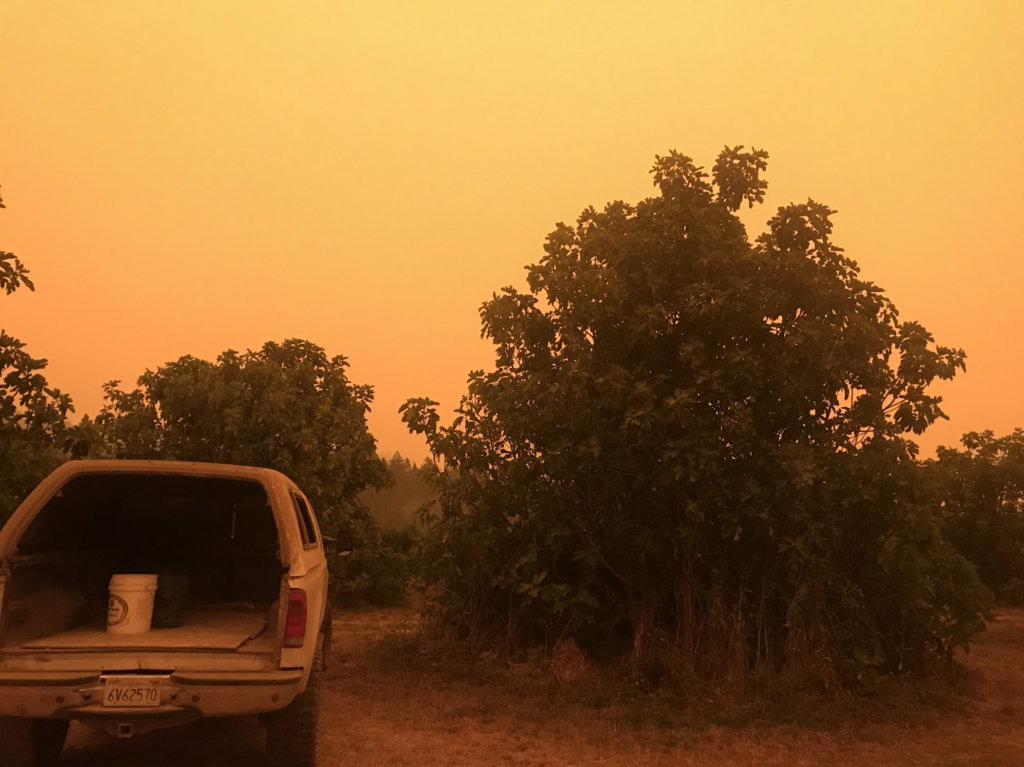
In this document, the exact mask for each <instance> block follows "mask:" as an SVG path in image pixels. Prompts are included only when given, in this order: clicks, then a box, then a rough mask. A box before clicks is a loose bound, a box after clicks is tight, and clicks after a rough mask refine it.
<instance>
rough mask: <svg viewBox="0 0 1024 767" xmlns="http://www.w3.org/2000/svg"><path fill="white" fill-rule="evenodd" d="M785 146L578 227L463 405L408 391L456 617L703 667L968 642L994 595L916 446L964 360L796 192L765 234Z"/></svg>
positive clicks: (746, 155) (874, 659)
mask: <svg viewBox="0 0 1024 767" xmlns="http://www.w3.org/2000/svg"><path fill="white" fill-rule="evenodd" d="M766 160H767V154H766V153H765V152H763V151H757V150H755V151H744V150H743V148H742V147H738V148H734V149H730V148H726V149H725V150H724V151H723V152H722V153H721V155H720V156H719V157H718V161H717V162H716V164H715V166H714V168H713V171H712V179H711V180H709V177H708V174H707V173H705V172H704V171H703V170H702V169H701V168H699V167H697V166H696V165H695V164H694V163H693V162H692V161H691V160H690V159H689V158H688V157H685V156H683V155H681V154H678V153H676V152H672V153H670V154H669V155H667V156H665V157H658V158H657V159H656V162H655V165H654V168H653V171H652V172H653V175H654V183H655V185H656V186H657V187H658V189H659V191H660V195H658V196H656V197H652V198H650V199H646V200H643V201H642V202H640V203H639V204H636V205H630V204H627V203H625V202H613V203H611V204H609V205H607V206H606V207H605V208H604V210H602V211H598V210H596V209H594V208H588V209H586V210H584V211H583V213H582V214H581V215H580V216H579V218H578V219H577V221H576V223H575V225H571V226H570V225H566V224H559V225H558V226H557V228H556V229H555V230H554V231H553V232H552V233H551V234H550V235H549V236H548V238H547V242H546V244H545V246H544V251H545V255H544V257H543V258H542V259H541V261H540V263H538V264H534V265H532V266H529V267H528V269H527V271H528V275H527V281H528V284H529V288H530V291H529V293H523V292H520V291H519V290H516V289H515V288H511V287H507V288H504V289H503V290H502V291H501V293H500V294H496V295H494V296H493V298H492V299H491V300H490V301H487V302H486V303H485V304H484V305H483V307H482V308H481V310H480V313H481V317H482V320H483V333H484V335H485V336H486V337H488V338H490V339H491V340H492V341H493V342H494V344H495V349H496V359H495V367H494V370H492V371H489V372H485V371H475V372H473V373H471V375H470V379H469V391H468V394H467V395H466V396H465V397H464V399H463V400H462V403H461V406H460V407H459V409H458V414H457V416H458V417H457V418H456V419H455V421H454V422H453V423H451V424H450V425H448V426H443V425H442V424H441V421H440V416H439V414H438V413H437V410H436V403H434V402H432V401H431V400H429V399H415V400H410V401H409V402H408V403H406V405H405V406H404V407H403V410H404V417H405V419H406V421H407V422H408V424H409V426H410V429H412V430H413V431H414V432H419V433H422V434H424V435H426V438H427V441H428V444H429V446H430V449H431V451H432V452H433V455H434V457H435V459H436V460H437V462H438V464H439V466H441V467H442V471H441V473H440V474H439V475H438V478H437V480H438V487H439V489H440V491H441V496H442V509H441V516H440V518H439V520H438V521H437V522H436V524H435V529H434V533H433V535H432V537H431V541H432V546H433V555H432V557H431V558H430V561H431V562H432V563H433V564H432V565H431V566H430V569H429V570H428V574H427V578H428V581H430V582H431V583H432V584H433V586H434V589H433V593H434V594H435V595H438V599H437V601H436V603H435V607H436V609H437V610H438V611H439V613H440V615H441V617H442V619H444V620H445V621H447V622H448V624H449V625H450V626H452V627H453V628H455V629H456V630H459V631H463V632H472V631H478V630H483V629H491V630H498V631H503V632H507V633H508V636H509V637H510V638H511V639H512V641H513V642H517V643H520V644H522V643H530V642H543V641H547V642H550V641H554V640H555V639H557V638H559V637H566V636H572V637H573V638H575V639H576V640H577V641H579V642H581V643H584V644H587V645H588V646H591V647H594V648H595V649H600V648H604V649H611V650H616V649H617V650H620V651H621V650H623V649H626V648H632V650H633V651H634V652H635V653H637V654H638V655H642V654H644V653H645V652H647V651H649V650H650V648H652V647H654V646H663V645H665V644H668V645H670V646H672V647H673V648H675V650H674V651H675V653H676V654H677V657H678V658H680V659H682V661H681V662H684V663H685V664H687V665H688V666H689V667H691V668H692V669H693V670H695V671H697V672H699V673H704V674H719V673H727V672H728V671H729V669H733V670H735V669H737V668H750V667H752V666H753V665H755V664H758V663H767V664H770V665H773V666H775V667H776V668H780V667H783V666H788V667H790V668H793V669H796V668H799V669H800V670H803V671H810V672H813V673H814V674H816V675H817V676H818V677H820V678H824V679H833V678H835V677H836V675H837V674H840V673H843V672H847V671H848V672H849V673H850V674H851V675H852V676H853V677H856V676H857V675H859V674H861V673H862V671H863V670H864V669H865V668H878V669H897V668H905V667H907V665H909V664H911V663H912V662H917V661H922V662H923V661H925V660H926V659H927V658H928V657H930V656H934V655H944V656H948V655H949V654H950V653H951V652H952V650H953V648H955V647H956V646H963V645H965V644H966V643H967V641H968V639H969V637H970V636H971V635H972V634H973V633H974V632H975V631H977V630H979V629H980V627H981V626H982V621H981V616H982V611H983V606H984V590H983V588H982V587H981V586H980V584H979V583H978V581H977V579H976V577H975V575H974V573H973V570H972V568H971V567H970V565H969V564H968V563H967V562H966V561H965V560H963V558H962V557H959V556H958V555H956V554H955V553H954V552H953V551H952V550H950V548H949V547H948V546H947V545H946V544H945V543H944V542H943V540H942V538H941V536H940V533H939V521H938V517H937V515H936V513H935V511H934V503H933V500H932V497H931V496H930V495H929V494H928V492H927V487H926V485H925V483H923V482H922V481H920V477H919V471H920V467H919V466H918V464H917V462H916V460H915V448H914V446H913V444H912V443H911V442H909V441H907V440H906V439H904V436H903V435H906V434H907V433H909V432H913V433H920V432H922V431H923V430H924V429H925V428H927V427H928V425H929V424H931V423H932V422H933V421H934V420H935V419H937V418H940V417H943V413H942V410H941V407H940V400H939V398H938V397H935V396H932V395H930V394H928V391H927V388H928V385H929V384H930V383H931V382H932V381H933V380H935V379H936V378H943V379H948V378H952V377H953V376H954V374H955V373H956V372H957V371H958V370H961V369H963V367H964V353H963V352H962V351H959V350H956V349H951V348H947V347H942V346H936V345H935V343H934V341H933V339H932V337H931V335H930V334H929V333H928V332H927V331H926V330H925V329H924V328H923V327H922V326H921V325H919V324H917V323H915V322H907V321H903V320H901V319H900V318H899V315H898V313H897V311H896V308H895V307H894V306H893V304H892V302H891V301H890V300H889V299H888V298H887V297H886V296H885V295H884V294H883V292H882V291H881V289H880V288H878V287H877V286H876V285H874V284H873V283H871V282H869V281H866V280H865V279H863V278H862V277H861V275H860V271H859V269H858V266H857V264H856V263H855V262H854V261H853V260H852V259H850V258H849V257H847V256H846V255H844V253H843V251H842V249H841V248H839V247H837V246H836V245H835V244H834V243H833V242H832V239H831V232H832V224H831V220H830V216H831V215H832V214H833V212H834V211H831V210H829V209H828V208H827V207H826V206H824V205H821V204H819V203H816V202H814V201H812V200H809V201H808V202H806V203H803V204H797V205H789V206H786V207H783V208H780V209H779V210H778V212H777V213H776V215H775V216H774V217H772V218H771V220H770V221H769V222H768V230H767V231H766V232H765V233H764V234H763V235H761V236H760V237H758V238H757V240H756V241H755V242H750V241H749V240H748V238H747V234H746V231H745V229H744V226H743V224H742V223H741V221H740V219H739V218H738V216H737V214H736V212H737V209H738V208H739V207H740V206H741V205H742V204H743V203H744V202H747V203H748V204H749V205H750V206H753V205H754V204H755V203H758V202H761V201H762V199H763V196H764V193H765V190H766V187H767V183H766V182H765V180H764V179H763V178H762V173H763V172H764V170H765V169H766V165H767V163H766Z"/></svg>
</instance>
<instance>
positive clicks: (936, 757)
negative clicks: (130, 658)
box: [62, 610, 1024, 767]
mask: <svg viewBox="0 0 1024 767" xmlns="http://www.w3.org/2000/svg"><path fill="white" fill-rule="evenodd" d="M416 629H417V625H416V622H415V619H414V617H413V616H412V615H411V613H409V612H407V611H402V610H390V611H379V612H372V613H357V614H349V615H345V616H342V617H340V618H339V619H338V621H337V623H336V626H335V632H336V633H335V652H334V655H333V658H332V661H333V664H332V667H331V669H330V671H329V672H328V674H327V681H326V684H325V687H324V701H323V703H324V709H323V718H322V728H321V753H322V760H321V763H322V764H323V765H325V766H326V765H332V766H333V765H348V764H358V765H366V767H380V766H383V765H416V766H417V767H440V766H441V765H468V766H469V767H472V766H473V765H532V766H535V767H539V766H540V765H550V766H551V767H558V766H562V765H587V764H595V765H596V764H601V765H608V766H613V765H629V766H630V767H635V765H638V764H643V765H673V767H681V766H683V765H701V766H702V767H705V766H706V767H737V766H739V765H751V766H753V765H830V767H831V766H832V765H850V766H851V767H867V766H868V765H872V767H874V765H901V766H905V767H912V766H913V767H932V766H933V765H958V766H960V767H966V766H968V765H977V766H978V767H980V766H981V765H985V766H986V767H1010V766H1011V765H1012V766H1013V767H1018V766H1019V765H1022V764H1024V611H1020V610H1014V611H1004V612H1002V613H1001V614H1000V615H999V618H998V620H997V621H996V622H995V623H994V624H992V625H991V626H990V627H989V630H988V631H987V632H986V634H985V635H984V636H983V637H982V640H981V641H980V642H979V643H978V645H977V646H976V648H975V649H974V651H972V653H971V654H970V656H969V657H968V658H967V659H966V666H967V668H968V675H967V680H966V682H963V681H961V682H959V683H958V684H957V685H956V686H955V687H950V686H949V685H948V684H947V683H946V682H944V681H941V680H932V681H931V682H929V683H925V684H918V683H915V684H913V685H910V684H907V685H900V684H893V685H887V686H885V687H883V688H882V689H880V690H879V691H878V692H877V694H876V695H875V697H874V699H864V698H840V699H832V700H829V701H825V700H816V699H812V698H793V697H785V698H782V699H776V700H773V701H771V702H770V704H769V703H765V704H761V705H746V706H744V705H737V704H731V705H730V704H725V703H723V702H722V701H710V702H709V701H700V700H681V699H678V698H673V697H672V696H668V695H666V694H664V693H657V694H647V693H644V692H641V691H631V690H630V689H629V686H628V685H625V684H621V683H614V682H613V683H610V682H609V679H608V678H607V675H604V674H603V673H602V672H599V671H597V670H595V669H593V668H591V667H588V666H586V664H583V663H581V660H580V658H579V657H578V656H576V654H575V653H574V652H573V651H572V649H571V648H565V649H564V650H563V653H562V656H558V655H556V657H555V659H554V660H555V663H554V664H551V665H548V666H544V665H536V664H524V665H522V666H516V665H513V666H511V667H510V666H508V665H507V664H504V663H501V662H500V661H499V660H498V659H497V658H494V657H487V656H483V657H481V656H480V655H473V654H468V653H466V652H464V651H459V650H453V649H451V648H444V647H439V646H436V645H431V644H429V643H425V642H423V641H422V640H420V639H418V638H417V634H416ZM559 677H562V680H560V679H559ZM261 747H262V744H261V742H260V734H259V729H258V727H257V726H256V725H255V724H254V723H252V722H201V723H199V724H198V725H196V726H194V727H190V728H186V729H182V730H177V731H175V730H169V731H164V732H156V733H152V734H150V735H149V736H146V737H142V738H139V739H137V740H135V741H128V742H117V741H111V740H109V739H107V738H106V737H105V736H99V735H93V734H87V733H86V732H85V731H82V730H76V731H74V734H73V737H72V740H71V742H70V743H69V748H68V749H67V750H66V751H65V754H64V759H63V761H62V763H63V764H68V765H80V766H83V767H84V766H85V765H91V766H93V767H98V766H99V765H104V766H106V765H111V764H118V765H121V766H122V767H131V766H132V765H147V766H149V767H161V766H162V765H183V766H184V765H189V767H193V766H194V767H204V766H206V767H212V766H213V765H218V767H229V766H230V765H249V766H251V765H253V764H258V763H259V758H260V756H259V755H260V750H261Z"/></svg>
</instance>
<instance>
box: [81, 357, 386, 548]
mask: <svg viewBox="0 0 1024 767" xmlns="http://www.w3.org/2000/svg"><path fill="white" fill-rule="evenodd" d="M347 368H348V362H347V360H346V359H345V358H344V357H342V356H337V357H333V358H329V357H328V356H327V354H326V353H325V352H324V350H323V349H322V348H320V347H319V346H316V345H315V344H312V343H310V342H308V341H302V340H298V339H291V340H288V341H285V342H284V343H280V344H279V343H274V342H269V343H266V344H264V345H263V347H262V348H260V349H258V350H256V351H248V352H245V353H244V354H240V353H238V352H235V351H231V350H229V351H226V352H224V353H223V354H221V355H220V356H219V357H218V358H217V361H216V362H209V361H206V360H201V359H197V358H195V357H191V356H186V357H182V358H180V359H178V360H176V361H174V362H169V363H167V364H166V365H162V366H161V367H159V368H157V369H156V370H155V371H146V372H145V373H144V374H143V375H142V376H140V377H139V379H138V387H137V388H135V389H133V390H130V391H126V390H123V389H121V388H119V387H120V382H118V381H112V382H110V383H108V384H107V385H106V386H105V392H106V394H105V401H106V404H105V405H104V407H103V410H102V412H101V413H100V414H99V415H98V416H97V417H96V420H95V425H94V426H93V427H91V428H93V429H94V430H95V433H96V435H97V439H96V443H95V444H94V446H93V454H94V455H98V456H109V457H114V458H165V459H173V460H183V461H213V462H219V463H234V464H243V465H248V466H264V467H267V468H272V469H277V470H278V471H281V472H283V473H284V474H286V475H287V476H289V477H291V478H292V479H293V480H295V482H296V483H297V484H298V485H299V487H301V488H302V489H303V491H304V492H305V493H306V494H307V495H308V496H309V497H310V500H311V501H312V503H313V506H314V508H315V510H316V511H317V513H318V515H319V517H320V520H321V525H322V526H323V527H325V528H326V529H327V530H328V531H331V530H334V529H336V528H337V526H338V525H345V526H348V527H351V528H353V530H354V532H355V533H356V534H357V536H358V537H359V538H360V539H361V541H372V540H374V538H375V536H376V529H375V528H374V526H373V523H372V521H371V520H370V519H369V517H368V515H367V514H366V510H365V507H363V506H362V505H361V504H360V503H358V501H357V500H356V496H357V495H358V494H359V493H360V492H362V491H363V490H364V489H366V488H368V487H377V488H381V487H385V486H387V484H388V483H389V475H388V473H387V470H386V468H385V467H384V465H383V463H382V462H381V461H380V460H379V459H378V458H377V455H376V444H375V441H374V438H373V436H372V435H371V434H370V432H369V430H368V429H367V426H366V413H367V411H368V410H369V408H370V404H371V403H372V401H373V388H372V387H371V386H367V385H357V384H353V383H352V382H351V381H349V379H348V375H347Z"/></svg>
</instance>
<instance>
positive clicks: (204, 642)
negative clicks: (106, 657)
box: [10, 610, 267, 650]
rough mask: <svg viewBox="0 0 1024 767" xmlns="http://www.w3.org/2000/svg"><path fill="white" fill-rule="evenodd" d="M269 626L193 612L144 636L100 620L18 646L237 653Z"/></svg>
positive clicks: (249, 616) (255, 619)
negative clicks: (176, 625) (178, 623)
mask: <svg viewBox="0 0 1024 767" xmlns="http://www.w3.org/2000/svg"><path fill="white" fill-rule="evenodd" d="M266 627H267V621H266V618H265V617H264V616H263V615H258V614H254V613H243V612H236V611H231V610H192V611H186V612H185V615H184V620H183V621H182V626H181V627H180V628H172V629H152V630H151V631H149V632H147V633H145V634H111V633H108V632H107V629H106V625H105V623H104V622H102V621H101V622H96V623H92V624H89V625H86V626H80V627H78V628H74V629H71V630H70V631H63V632H60V633H57V634H53V635H51V636H46V637H41V638H38V639H33V640H31V641H29V642H24V643H22V644H21V645H20V646H18V645H15V647H16V648H17V649H23V650H237V649H238V648H240V647H241V646H242V645H243V644H245V643H246V642H248V641H249V640H251V639H256V638H257V637H259V636H260V635H261V634H263V633H264V632H265V630H266ZM12 644H13V643H12ZM15 647H11V648H10V649H15Z"/></svg>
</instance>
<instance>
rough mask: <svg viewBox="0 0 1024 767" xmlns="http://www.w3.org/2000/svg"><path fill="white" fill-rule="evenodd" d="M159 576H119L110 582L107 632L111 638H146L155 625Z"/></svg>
mask: <svg viewBox="0 0 1024 767" xmlns="http://www.w3.org/2000/svg"><path fill="white" fill-rule="evenodd" d="M156 582H157V576H155V575H115V576H114V577H113V578H111V579H110V599H109V601H108V602H107V631H108V632H109V633H111V634H145V633H146V632H147V631H149V629H150V626H151V625H152V623H153V598H154V597H155V596H156Z"/></svg>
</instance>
